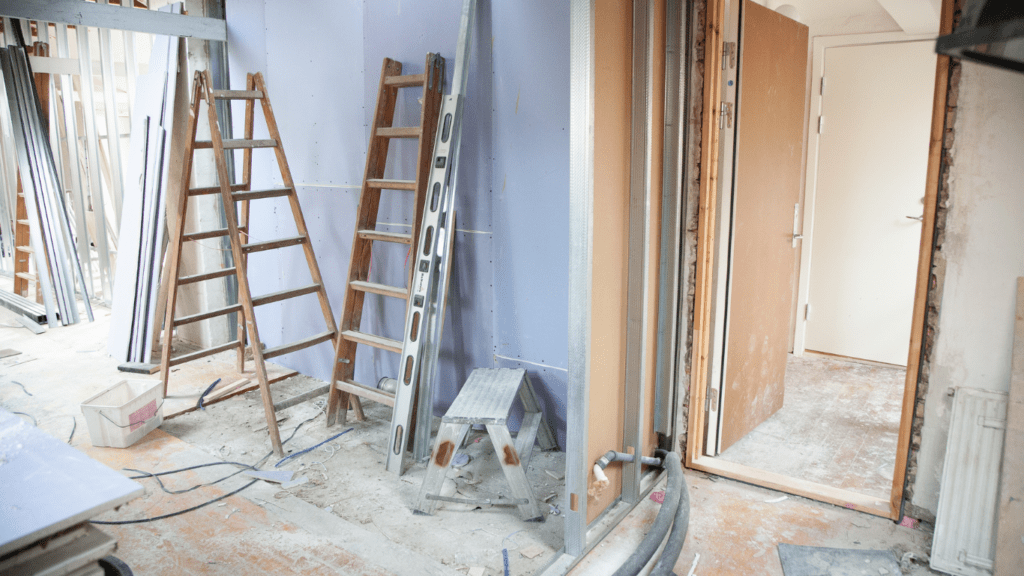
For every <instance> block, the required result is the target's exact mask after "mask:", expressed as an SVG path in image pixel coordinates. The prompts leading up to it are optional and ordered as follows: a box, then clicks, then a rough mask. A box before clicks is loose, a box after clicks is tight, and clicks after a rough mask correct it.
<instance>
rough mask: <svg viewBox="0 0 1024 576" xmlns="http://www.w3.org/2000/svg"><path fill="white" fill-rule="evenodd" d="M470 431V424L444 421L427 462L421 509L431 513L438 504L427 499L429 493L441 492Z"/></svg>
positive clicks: (421, 489)
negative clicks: (450, 466) (449, 468)
mask: <svg viewBox="0 0 1024 576" xmlns="http://www.w3.org/2000/svg"><path fill="white" fill-rule="evenodd" d="M468 432H469V424H453V423H450V422H442V423H441V427H440V428H438V430H437V440H436V441H435V442H434V451H433V452H431V453H430V461H429V462H428V463H427V475H426V476H425V477H424V478H423V485H422V486H420V502H419V511H420V512H423V513H424V514H430V513H432V512H433V511H434V507H435V506H437V500H429V499H427V494H433V495H435V496H436V495H438V494H440V493H441V486H442V485H443V484H444V477H445V474H446V473H447V472H448V466H449V465H451V463H452V458H453V457H455V453H456V452H458V449H459V446H461V445H462V440H463V439H464V438H465V437H466V433H468Z"/></svg>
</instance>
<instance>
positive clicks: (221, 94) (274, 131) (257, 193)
mask: <svg viewBox="0 0 1024 576" xmlns="http://www.w3.org/2000/svg"><path fill="white" fill-rule="evenodd" d="M212 86H213V83H212V81H211V79H210V73H209V71H206V72H196V75H195V78H194V80H193V88H192V105H191V109H190V111H189V118H188V133H187V135H186V144H185V156H184V162H183V167H184V177H183V178H182V191H181V194H180V196H179V198H178V206H177V214H178V224H177V226H176V228H175V230H174V232H173V235H172V237H171V244H170V253H169V254H168V258H169V259H170V276H169V277H170V280H171V281H170V286H169V290H168V291H167V307H166V310H165V320H164V336H163V350H162V353H161V362H160V375H161V378H162V380H163V386H164V396H166V395H167V379H168V376H169V375H170V369H171V367H172V366H176V365H178V364H184V363H186V362H189V361H192V360H196V359H199V358H203V357H205V356H210V355H212V354H216V353H218V352H224V351H227V350H231V349H233V348H234V349H236V350H237V352H238V370H239V372H242V370H243V368H244V361H245V352H246V349H247V347H246V333H248V339H249V342H250V346H249V347H248V349H250V350H251V351H252V354H253V361H254V364H255V369H256V376H257V380H258V381H259V388H260V393H261V396H262V398H263V409H264V411H265V412H266V417H267V429H268V432H269V433H270V441H271V444H272V445H273V448H274V452H275V453H276V454H277V455H278V456H283V455H284V452H283V450H282V447H281V435H280V432H279V430H278V427H277V417H276V412H277V410H283V409H284V408H288V407H291V406H294V405H296V404H299V403H301V402H304V401H306V400H309V399H312V398H314V397H316V396H318V395H323V394H325V393H327V388H328V387H327V386H326V385H325V386H323V387H321V388H317V389H315V390H311V391H310V392H307V393H303V394H300V395H298V396H295V397H293V398H289V399H287V400H283V401H281V402H278V403H277V404H275V403H274V401H273V397H272V396H271V394H270V384H272V383H274V382H276V381H280V380H283V379H285V378H288V377H290V376H293V375H295V372H290V373H288V374H285V375H284V376H282V377H279V378H275V379H274V380H269V379H268V378H267V369H266V361H267V360H270V359H271V358H276V357H278V356H283V355H285V354H289V353H291V352H295V351H297V350H302V349H303V348H308V347H310V346H315V345H317V344H320V343H322V342H331V343H332V344H336V340H337V335H338V330H337V328H336V326H335V324H334V316H333V314H332V312H331V305H330V303H329V302H328V300H327V291H326V290H325V289H324V285H323V280H322V278H321V276H320V269H319V267H318V266H317V263H316V256H315V255H314V254H313V246H312V244H311V242H310V239H309V232H308V231H307V230H306V222H305V219H304V218H303V216H302V209H301V208H300V207H299V199H298V196H297V194H296V192H295V185H294V183H293V181H292V176H291V171H290V170H289V168H288V161H287V160H286V158H285V155H284V149H283V148H282V146H281V135H280V133H279V132H278V128H277V121H276V120H275V119H274V111H273V109H272V108H271V106H270V98H269V97H268V95H267V87H266V84H265V83H264V81H263V75H262V74H255V75H253V74H249V75H248V78H247V80H246V89H245V90H213V88H212ZM217 100H245V101H246V106H245V136H244V138H242V139H223V138H222V136H221V133H220V124H219V122H218V120H219V118H218V114H217V106H216V101H217ZM257 100H259V101H260V104H261V105H262V107H263V115H264V118H265V120H266V123H267V129H268V131H269V133H270V139H268V140H254V139H253V116H254V112H255V110H254V109H255V103H256V101H257ZM203 101H205V102H206V104H207V108H208V112H209V122H210V140H209V141H196V130H197V127H198V120H199V108H200V104H201V103H202V102H203ZM255 148H273V149H274V153H275V155H276V157H277V164H278V167H279V168H280V170H281V178H282V181H283V187H281V188H275V189H271V190H252V189H251V176H252V151H253V149H255ZM197 149H213V154H214V158H215V160H216V164H217V177H218V181H219V185H218V186H213V187H206V188H190V187H189V186H190V184H189V181H190V180H191V176H192V160H193V154H194V152H195V150H197ZM237 149H242V150H244V152H243V163H242V174H243V177H242V182H241V183H239V184H232V183H231V179H230V176H229V175H228V168H227V160H226V158H225V155H224V153H225V150H237ZM206 194H220V197H221V200H222V202H223V206H224V216H225V219H226V220H227V227H226V228H221V229H216V230H208V231H201V232H191V233H186V232H185V221H186V218H185V216H186V213H187V210H188V202H189V199H190V198H191V197H194V196H201V195H206ZM278 197H286V198H288V201H289V205H290V206H291V210H292V216H293V217H294V220H295V228H296V232H297V235H296V236H294V237H291V238H282V239H278V240H269V241H260V242H251V241H249V236H250V232H251V231H250V229H249V221H248V220H249V202H250V201H252V200H260V199H264V198H278ZM238 202H240V203H241V206H240V208H241V219H242V222H243V223H242V224H241V225H239V222H238V216H237V214H236V211H237V209H236V203H238ZM224 236H227V238H228V240H229V242H230V244H231V256H232V261H233V262H234V265H233V266H230V267H227V268H222V269H219V270H215V271H212V272H205V273H200V274H193V275H191V276H184V277H180V276H179V275H178V274H179V272H180V267H181V249H182V245H183V244H184V243H185V242H190V241H197V240H204V239H210V238H220V237H224ZM290 246H301V247H302V249H303V251H304V253H305V256H306V263H307V264H308V265H309V273H310V277H311V278H312V284H309V285H307V286H302V287H299V288H291V289H286V290H282V291H279V292H274V293H271V294H265V295H262V296H258V297H256V298H253V297H252V294H251V292H250V290H249V280H248V277H247V263H248V255H249V254H252V253H254V252H262V251H265V250H275V249H279V248H286V247H290ZM228 276H234V277H235V278H237V280H238V303H237V304H232V305H228V306H225V307H223V308H219V309H216V310H209V311H206V312H200V313H197V314H192V315H189V316H184V317H180V318H175V317H174V305H175V302H176V300H177V295H178V288H179V287H181V286H185V285H188V284H193V283H197V282H204V281H207V280H212V279H215V278H224V277H228ZM307 294H316V295H317V297H318V298H319V302H320V308H321V310H322V311H323V316H324V323H325V324H326V330H325V331H323V332H321V333H319V334H315V335H313V336H309V337H307V338H304V339H302V340H299V341H297V342H292V343H290V344H284V345H281V346H275V347H273V348H266V349H264V347H263V344H262V342H261V340H260V336H259V330H258V329H257V327H256V316H255V313H254V308H255V307H256V306H261V305H265V304H270V303H273V302H280V301H282V300H287V299H290V298H297V297H300V296H304V295H307ZM232 312H236V313H239V314H240V316H239V327H238V337H237V338H236V339H235V340H233V341H231V342H228V343H226V344H221V345H219V346H214V347H212V348H207V349H205V350H199V351H197V352H192V353H188V354H183V355H181V356H178V357H176V358H171V340H172V337H173V332H174V328H176V327H178V326H182V325H184V324H189V323H192V322H199V321H201V320H207V319H210V318H215V317H218V316H224V315H227V314H230V313H232ZM243 322H244V326H243Z"/></svg>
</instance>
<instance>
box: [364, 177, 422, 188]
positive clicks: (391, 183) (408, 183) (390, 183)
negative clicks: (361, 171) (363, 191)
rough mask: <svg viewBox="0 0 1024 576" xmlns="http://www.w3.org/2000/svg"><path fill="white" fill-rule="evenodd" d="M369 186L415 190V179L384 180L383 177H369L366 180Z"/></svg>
mask: <svg viewBox="0 0 1024 576" xmlns="http://www.w3.org/2000/svg"><path fill="white" fill-rule="evenodd" d="M366 185H367V186H369V187H370V188H383V189H385V190H415V189H416V181H415V180H385V179H383V178H370V179H368V180H367V181H366Z"/></svg>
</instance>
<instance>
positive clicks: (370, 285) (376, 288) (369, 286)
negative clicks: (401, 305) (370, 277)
mask: <svg viewBox="0 0 1024 576" xmlns="http://www.w3.org/2000/svg"><path fill="white" fill-rule="evenodd" d="M348 285H349V286H351V287H352V289H353V290H359V291H360V292H372V293H374V294H380V295H381V296H390V297H391V298H401V299H402V300H408V299H409V291H408V290H406V289H405V288H398V287H397V286H388V285H386V284H376V283H374V282H364V281H362V280H353V281H351V282H349V283H348Z"/></svg>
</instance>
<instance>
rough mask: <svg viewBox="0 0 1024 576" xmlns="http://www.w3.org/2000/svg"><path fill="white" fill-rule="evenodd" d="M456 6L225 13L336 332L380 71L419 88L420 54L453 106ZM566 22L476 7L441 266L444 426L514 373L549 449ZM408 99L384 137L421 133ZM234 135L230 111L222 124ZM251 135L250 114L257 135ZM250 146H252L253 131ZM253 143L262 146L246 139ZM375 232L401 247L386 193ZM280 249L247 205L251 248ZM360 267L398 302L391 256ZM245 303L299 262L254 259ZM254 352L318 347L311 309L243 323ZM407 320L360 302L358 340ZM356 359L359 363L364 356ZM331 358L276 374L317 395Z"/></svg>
mask: <svg viewBox="0 0 1024 576" xmlns="http://www.w3.org/2000/svg"><path fill="white" fill-rule="evenodd" d="M461 5H462V2H461V0H446V1H435V2H415V3H411V2H400V1H397V0H386V1H374V2H365V1H362V0H347V1H343V2H337V1H329V0H318V1H315V2H306V3H303V4H302V9H301V11H300V10H298V9H297V6H296V4H295V3H293V2H287V1H285V0H227V18H228V30H229V47H230V48H229V50H230V62H229V64H230V69H231V81H232V88H239V87H241V86H242V85H243V83H244V81H245V73H246V72H247V71H262V72H263V73H264V75H265V77H266V80H267V84H268V88H269V91H270V94H271V97H272V99H273V103H274V112H275V114H276V116H277V120H278V124H279V126H280V131H281V139H282V142H283V143H284V146H285V150H286V152H287V154H288V159H289V163H290V166H291V170H292V175H293V179H294V181H295V182H296V185H297V188H298V190H299V198H300V201H301V203H302V206H303V211H304V214H305V216H306V221H307V225H308V227H309V231H310V236H311V238H312V241H313V245H314V249H315V251H316V254H317V259H318V262H319V265H320V268H321V272H322V274H323V277H324V281H325V284H326V286H327V288H328V293H329V296H330V299H331V303H332V307H333V310H334V313H335V317H336V318H337V316H338V315H340V313H341V310H342V305H343V299H344V291H345V290H344V289H345V276H346V274H347V269H348V261H349V254H350V251H351V241H352V234H353V227H354V218H355V211H356V207H357V203H358V199H359V185H360V182H361V179H362V174H363V167H364V162H365V152H366V144H367V138H368V136H369V123H370V121H371V119H372V116H373V109H374V105H375V102H376V98H377V85H378V81H379V77H380V69H381V63H382V60H383V58H384V57H385V56H386V57H390V58H393V59H395V60H398V61H400V62H402V64H403V72H404V73H409V74H416V73H419V72H422V71H423V65H424V57H425V55H426V53H427V52H440V54H441V55H442V56H444V57H445V58H446V59H447V61H448V78H447V81H446V92H447V91H448V89H450V84H451V75H452V72H453V69H454V53H455V45H456V40H457V38H458V32H459V17H460V13H461ZM568 32H569V11H568V6H567V5H562V4H561V3H550V2H542V1H538V0H533V1H530V2H493V3H492V2H488V1H486V0H480V4H479V7H478V14H477V20H476V26H475V29H474V41H473V49H472V56H471V61H472V64H471V68H470V76H469V86H468V88H467V101H466V113H465V116H464V128H463V144H462V152H461V158H460V163H459V186H458V197H457V205H456V210H457V216H456V229H457V234H456V239H455V256H454V257H455V260H454V266H453V268H452V282H451V288H450V292H449V296H448V298H449V300H448V310H447V316H446V320H445V329H444V338H443V341H442V349H441V365H440V367H441V371H440V378H439V384H438V396H437V398H436V406H437V409H436V411H437V413H438V414H441V413H443V411H444V410H445V409H446V408H447V406H448V405H449V404H450V403H451V401H452V400H453V399H454V397H455V395H456V394H457V392H458V389H459V386H461V384H462V383H463V382H464V381H465V380H466V378H467V377H468V376H469V373H470V372H471V371H472V370H473V368H477V367H494V366H501V367H522V368H525V369H526V370H527V371H528V372H529V374H530V376H531V378H532V380H533V382H534V385H535V387H536V388H537V392H538V395H539V396H540V397H541V400H542V402H543V403H544V408H545V411H546V413H547V417H548V420H549V421H550V422H551V424H552V426H554V427H556V429H558V435H559V440H560V443H561V444H562V445H563V446H564V437H565V412H566V409H565V399H566V393H567V391H566V374H567V373H566V363H567V339H568V335H567V332H566V331H567V326H568V316H567V310H566V307H567V302H568V291H567V271H568V236H567V223H568V208H569V205H568V184H569V168H568V163H569V162H568V155H569V134H568V118H569V43H568ZM413 92H414V90H411V89H406V90H401V91H400V97H399V101H398V105H397V107H396V110H397V112H396V120H395V124H396V125H414V124H417V123H418V121H419V106H418V105H417V104H415V103H414V102H410V101H409V98H410V97H413V96H412V94H413ZM234 115H235V117H234V122H235V126H237V127H239V129H240V127H241V125H242V118H243V115H242V108H241V107H239V106H237V105H236V109H235V110H234ZM260 124H261V116H260V115H259V114H257V122H256V125H257V127H259V126H260ZM257 134H259V129H257ZM257 137H259V136H257ZM413 146H414V145H413V143H411V142H397V143H393V144H392V152H391V158H390V159H389V170H390V171H391V173H390V174H389V176H393V177H398V178H402V177H405V178H410V177H411V176H412V174H413V169H414V162H415V161H414V157H415V152H414V151H413ZM261 159H262V160H263V162H262V166H257V165H256V164H255V163H254V169H253V184H254V187H261V186H264V185H266V186H272V185H274V184H276V183H279V182H280V177H279V175H278V174H277V171H276V167H275V166H274V165H273V159H272V157H271V156H270V155H266V156H264V157H262V158H260V157H259V156H257V157H256V159H255V160H256V162H259V161H260V160H261ZM383 194H384V196H383V197H382V201H381V209H380V214H379V217H378V221H379V224H378V228H379V229H383V230H392V231H403V232H407V231H408V230H409V226H410V225H411V217H412V215H411V210H410V207H411V204H410V202H409V201H408V197H407V196H404V195H405V194H408V193H405V192H388V191H385V192H384V193H383ZM292 231H293V228H292V225H291V220H290V215H289V214H288V212H287V204H286V203H285V202H283V201H278V200H264V201H261V202H258V203H254V204H253V215H252V235H253V237H254V238H256V239H260V240H262V239H269V238H274V237H280V236H285V235H288V234H289V233H291V232H292ZM404 248H405V247H404V246H400V245H385V246H384V249H378V250H376V251H375V253H374V257H373V264H372V268H371V280H373V281H376V282H382V283H386V284H392V285H401V284H402V283H403V281H404V280H403V279H404V274H405V271H404V266H405V264H406V250H405V249H404ZM249 269H250V272H249V277H250V282H251V284H252V289H253V293H254V294H260V293H265V292H272V291H275V290H281V289H284V288H287V287H294V286H298V285H301V284H303V283H307V282H308V275H307V273H306V271H305V265H304V262H303V260H302V257H301V254H300V253H299V250H297V249H288V250H282V251H275V252H271V253H266V254H259V255H254V256H253V257H252V260H250V268H249ZM257 321H258V325H259V327H260V331H261V338H262V339H263V340H264V341H265V342H266V344H267V346H274V345H276V344H280V343H284V342H290V341H293V340H298V339H300V338H302V337H303V336H306V335H310V334H313V333H315V332H319V331H321V330H322V323H323V320H322V316H321V314H320V311H319V307H318V305H317V303H316V300H315V298H313V297H304V298H301V299H296V300H292V301H289V302H288V303H286V304H285V305H269V306H267V307H265V309H261V310H258V311H257ZM403 323H404V304H403V303H402V302H399V301H396V300H393V299H386V298H383V297H378V296H373V295H368V296H367V299H366V305H365V307H364V312H363V326H362V328H363V330H364V331H368V332H372V333H377V334H384V335H387V336H390V337H392V338H396V339H400V333H401V331H402V326H403ZM364 348H367V349H366V350H364ZM331 359H332V350H331V349H330V347H329V346H327V345H321V346H317V347H314V348H311V349H307V350H304V351H301V352H297V353H295V354H290V355H288V356H285V357H282V358H280V359H278V360H277V361H278V362H280V363H281V364H283V365H285V366H288V367H291V368H295V369H297V370H300V371H301V372H303V373H305V374H309V375H312V376H315V377H318V378H323V379H327V378H329V377H330V364H331ZM397 364H398V357H397V355H396V354H392V353H388V352H381V351H377V350H372V349H368V347H360V353H359V355H358V356H357V359H356V366H357V369H356V379H357V380H358V381H360V382H363V383H367V384H372V383H376V382H377V380H378V379H379V378H381V377H382V376H394V375H395V373H396V372H397Z"/></svg>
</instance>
